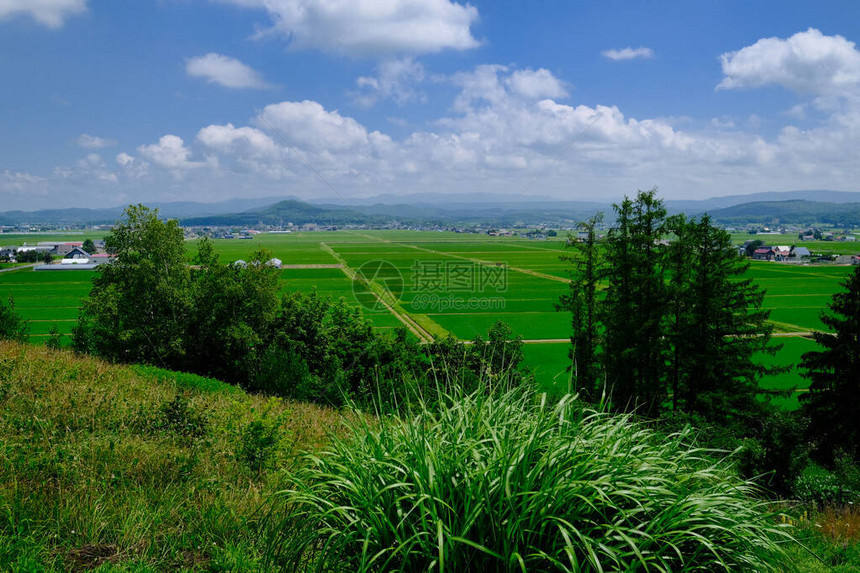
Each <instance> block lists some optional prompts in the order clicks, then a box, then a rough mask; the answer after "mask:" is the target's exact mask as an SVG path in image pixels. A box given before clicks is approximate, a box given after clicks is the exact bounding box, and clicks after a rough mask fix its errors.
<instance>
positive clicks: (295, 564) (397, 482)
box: [268, 388, 791, 572]
mask: <svg viewBox="0 0 860 573" xmlns="http://www.w3.org/2000/svg"><path fill="white" fill-rule="evenodd" d="M350 424H351V427H350V430H351V432H349V434H350V436H349V437H347V438H341V439H334V440H333V441H332V442H331V444H330V446H329V447H328V448H327V449H325V450H324V451H323V452H322V453H320V454H317V455H315V456H313V457H309V458H308V462H309V463H308V464H306V465H304V466H302V467H301V469H299V470H297V471H296V472H295V473H293V474H292V476H291V478H290V479H291V481H290V486H289V488H288V489H286V490H284V491H282V492H280V493H279V494H278V495H277V496H276V498H275V499H276V501H275V502H274V505H273V506H272V509H271V513H270V518H271V519H272V521H273V523H274V524H275V526H274V527H273V528H272V529H270V531H276V532H277V533H275V534H274V535H273V537H272V538H271V539H270V544H269V550H268V560H269V566H270V567H272V568H280V569H282V570H302V571H304V570H313V571H350V572H353V571H673V572H676V571H785V570H786V569H787V566H786V564H785V563H784V562H783V561H784V558H783V555H784V554H783V552H782V551H781V546H780V544H781V542H787V541H790V540H791V538H790V536H789V535H788V534H787V533H786V532H785V529H783V528H782V527H781V526H777V525H775V521H774V520H773V519H772V518H771V516H770V515H768V511H767V508H766V506H765V504H764V502H763V501H760V500H759V499H758V498H757V497H756V494H757V490H756V488H755V486H754V485H752V484H751V483H750V482H747V481H743V480H742V479H740V478H739V477H737V474H736V473H735V472H734V471H733V470H732V468H731V466H730V462H727V461H725V460H723V461H715V459H712V458H711V457H710V456H709V453H710V452H709V451H706V450H702V449H699V448H696V447H694V446H691V445H690V443H691V442H692V441H693V440H692V436H691V435H690V433H689V432H681V433H678V434H674V435H669V436H667V435H662V434H659V433H657V432H655V431H653V430H651V429H649V428H647V427H645V426H644V425H642V424H639V423H637V422H636V421H635V420H634V419H633V418H632V417H631V416H626V415H625V416H619V415H611V414H607V413H603V412H598V411H593V410H586V409H584V408H583V407H582V406H581V405H580V404H579V403H578V402H577V400H576V398H575V397H572V396H567V397H565V398H563V399H561V400H560V401H554V402H551V401H549V400H548V399H547V398H546V396H545V395H538V394H536V393H535V392H534V391H532V390H529V389H525V388H520V389H515V390H511V391H508V392H504V393H501V394H496V395H492V394H488V393H487V392H481V391H478V392H475V393H471V394H465V393H460V395H454V396H447V397H446V399H445V400H443V401H442V404H441V405H438V404H437V405H436V406H435V407H434V408H424V409H420V410H419V411H418V413H417V414H415V415H414V416H413V417H412V418H411V419H409V420H407V421H401V420H399V419H397V418H385V419H381V420H379V421H378V422H374V423H368V422H365V421H362V419H356V421H353V422H350ZM788 569H790V567H788Z"/></svg>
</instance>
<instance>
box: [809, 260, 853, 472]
mask: <svg viewBox="0 0 860 573" xmlns="http://www.w3.org/2000/svg"><path fill="white" fill-rule="evenodd" d="M842 286H843V287H845V289H846V290H845V292H840V293H837V294H835V295H833V300H832V301H831V303H830V304H829V309H830V312H829V313H827V312H824V313H822V315H821V322H823V323H824V325H825V326H827V327H828V329H829V330H831V331H832V332H816V333H815V334H814V336H815V341H816V342H817V343H818V344H819V345H820V346H821V347H822V348H823V350H821V351H815V352H807V353H806V354H804V355H803V356H802V358H801V363H800V368H801V370H805V372H803V373H802V375H803V376H804V377H806V378H808V379H809V380H810V381H811V383H810V386H809V392H808V393H807V394H805V395H802V396H801V397H800V400H801V403H802V405H803V407H802V409H803V412H804V413H806V414H807V415H808V416H809V420H810V425H809V430H810V434H811V437H812V438H813V439H814V441H815V442H816V445H817V449H818V451H819V454H820V455H821V457H822V459H823V461H825V462H831V461H833V459H834V457H836V456H838V455H839V451H840V450H841V451H842V452H843V453H845V454H847V455H849V456H852V457H853V458H854V459H855V460H856V459H857V458H858V455H860V423H858V420H860V267H857V268H856V269H854V272H853V273H852V274H851V275H850V276H849V277H848V278H847V279H846V280H845V281H844V282H843V283H842Z"/></svg>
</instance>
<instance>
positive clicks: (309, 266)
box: [281, 263, 342, 270]
mask: <svg viewBox="0 0 860 573" xmlns="http://www.w3.org/2000/svg"><path fill="white" fill-rule="evenodd" d="M341 266H342V265H341V264H340V263H308V264H306V265H281V269H282V270H283V269H339V268H341Z"/></svg>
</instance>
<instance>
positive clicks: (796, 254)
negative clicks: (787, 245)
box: [789, 247, 812, 259]
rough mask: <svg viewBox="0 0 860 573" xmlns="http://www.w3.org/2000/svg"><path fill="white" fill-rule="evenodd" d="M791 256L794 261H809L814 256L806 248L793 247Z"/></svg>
mask: <svg viewBox="0 0 860 573" xmlns="http://www.w3.org/2000/svg"><path fill="white" fill-rule="evenodd" d="M789 256H790V257H791V258H793V259H808V258H809V257H811V256H812V253H810V252H809V249H807V248H806V247H791V254H790V255H789Z"/></svg>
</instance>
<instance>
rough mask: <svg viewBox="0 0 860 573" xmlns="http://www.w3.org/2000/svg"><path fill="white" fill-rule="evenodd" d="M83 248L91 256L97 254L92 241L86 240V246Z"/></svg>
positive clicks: (82, 246)
mask: <svg viewBox="0 0 860 573" xmlns="http://www.w3.org/2000/svg"><path fill="white" fill-rule="evenodd" d="M81 248H82V249H83V250H85V251H86V252H88V253H89V254H91V255H92V254H93V253H95V252H96V244H95V243H94V242H93V240H92V239H85V240H84V244H83V245H81Z"/></svg>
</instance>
